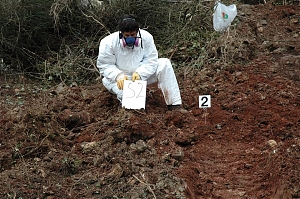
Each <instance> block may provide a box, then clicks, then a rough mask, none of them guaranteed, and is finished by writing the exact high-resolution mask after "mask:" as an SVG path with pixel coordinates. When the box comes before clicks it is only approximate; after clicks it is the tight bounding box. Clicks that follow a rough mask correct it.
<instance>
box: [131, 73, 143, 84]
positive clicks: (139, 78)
mask: <svg viewBox="0 0 300 199" xmlns="http://www.w3.org/2000/svg"><path fill="white" fill-rule="evenodd" d="M135 80H141V77H140V75H139V74H138V73H137V72H133V73H132V81H133V82H134V81H135Z"/></svg>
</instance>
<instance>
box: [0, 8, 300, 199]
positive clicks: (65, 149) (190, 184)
mask: <svg viewBox="0 0 300 199" xmlns="http://www.w3.org/2000/svg"><path fill="white" fill-rule="evenodd" d="M238 9H239V12H238V13H239V14H238V19H239V23H238V24H237V27H236V28H234V29H233V30H231V31H230V32H229V33H226V34H224V38H225V40H223V41H219V46H220V43H222V42H223V47H226V49H227V51H226V50H225V51H223V53H224V52H228V54H227V55H226V56H227V59H231V58H233V59H236V62H233V64H230V65H229V64H227V63H226V58H224V54H221V55H220V54H218V53H220V51H218V49H217V48H214V49H216V50H215V53H216V54H215V55H212V56H218V55H219V56H223V61H222V62H220V63H214V64H207V65H205V66H203V67H202V68H201V69H200V68H182V69H180V70H179V69H177V70H176V75H177V77H178V81H179V83H180V88H181V93H182V98H183V103H184V108H186V110H188V113H182V112H180V111H167V109H166V106H165V103H164V100H163V97H162V94H161V91H160V90H159V89H158V88H157V85H152V86H150V87H148V88H147V103H146V111H137V110H125V109H121V108H120V107H119V102H118V100H117V99H116V98H115V96H113V95H111V94H110V93H108V92H107V91H106V89H105V88H103V86H102V84H101V81H100V82H99V81H98V82H95V83H94V84H93V85H90V86H73V87H68V86H65V85H63V84H60V85H57V86H56V87H53V88H50V89H43V88H41V86H40V85H39V84H38V83H36V82H33V81H31V80H29V79H27V78H25V77H23V76H20V75H14V76H11V75H7V74H6V75H5V74H2V75H1V77H0V79H1V80H0V100H1V101H0V107H1V109H0V134H1V136H0V168H1V173H0V178H1V182H0V198H47V199H54V198H55V199H56V198H59V199H61V198H132V199H137V198H157V199H163V198H169V199H171V198H172V199H173V198H174V199H175V198H180V199H181V198H189V199H242V198H245V199H246V198H247V199H256V198H266V199H292V198H300V169H299V168H300V167H299V163H300V130H299V127H300V71H299V69H300V55H299V52H300V39H299V36H300V9H299V7H298V6H273V5H251V6H250V5H241V6H238ZM230 40H231V41H232V43H230ZM226 42H227V43H226ZM225 45H228V46H225ZM235 45H243V48H242V50H240V51H239V52H238V54H237V53H235V54H234V57H230V56H233V54H231V53H230V52H235V49H240V48H238V47H237V46H235ZM223 50H224V48H223ZM212 52H214V51H213V50H212ZM241 63H243V64H241ZM199 95H211V104H212V107H211V108H207V109H206V110H204V109H201V108H199V101H198V97H199Z"/></svg>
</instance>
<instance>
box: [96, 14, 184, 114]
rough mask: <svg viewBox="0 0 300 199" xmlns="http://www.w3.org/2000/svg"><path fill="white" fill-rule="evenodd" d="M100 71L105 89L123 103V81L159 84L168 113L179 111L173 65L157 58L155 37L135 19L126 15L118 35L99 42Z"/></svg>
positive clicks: (178, 93)
mask: <svg viewBox="0 0 300 199" xmlns="http://www.w3.org/2000/svg"><path fill="white" fill-rule="evenodd" d="M97 67H98V68H99V70H100V73H101V75H102V76H103V79H102V83H103V85H104V86H105V87H106V88H107V89H108V91H110V92H111V93H113V94H116V95H117V98H118V99H119V101H120V102H122V95H123V86H124V80H132V81H135V80H145V81H147V85H150V84H152V83H155V82H158V86H159V88H160V89H161V90H162V93H163V95H164V99H165V102H166V104H167V106H168V109H169V110H174V109H180V110H182V108H181V104H182V100H181V95H180V90H179V87H178V83H177V79H176V76H175V74H174V70H173V67H172V65H171V62H170V60H169V59H167V58H158V52H157V49H156V46H155V44H154V40H153V36H152V35H151V34H150V33H149V32H147V31H146V30H143V29H140V27H139V24H138V22H137V21H136V18H135V16H133V15H126V16H124V17H123V18H122V19H121V21H120V23H119V31H117V32H114V33H112V34H110V35H108V36H106V37H105V38H103V39H102V40H101V42H100V46H99V55H98V59H97Z"/></svg>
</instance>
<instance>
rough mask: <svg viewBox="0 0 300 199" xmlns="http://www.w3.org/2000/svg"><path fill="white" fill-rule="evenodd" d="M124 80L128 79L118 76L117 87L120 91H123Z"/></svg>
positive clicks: (124, 76)
mask: <svg viewBox="0 0 300 199" xmlns="http://www.w3.org/2000/svg"><path fill="white" fill-rule="evenodd" d="M124 80H128V77H127V76H126V75H123V74H122V75H118V78H117V86H118V88H119V89H120V90H123V87H124Z"/></svg>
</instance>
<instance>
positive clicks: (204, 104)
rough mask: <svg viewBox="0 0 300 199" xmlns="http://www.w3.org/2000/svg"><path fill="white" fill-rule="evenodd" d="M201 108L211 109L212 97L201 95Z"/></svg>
mask: <svg viewBox="0 0 300 199" xmlns="http://www.w3.org/2000/svg"><path fill="white" fill-rule="evenodd" d="M199 107H200V108H210V107H211V99H210V95H200V96H199Z"/></svg>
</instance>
